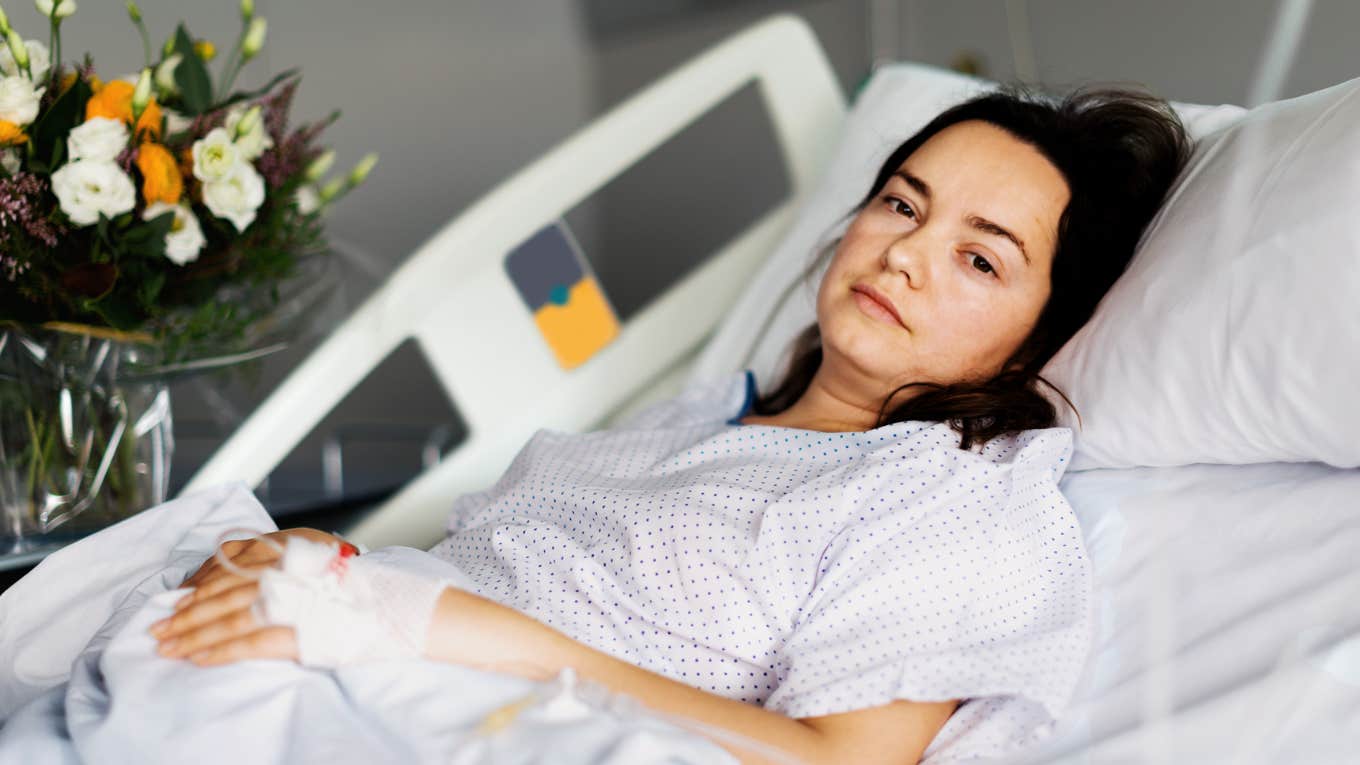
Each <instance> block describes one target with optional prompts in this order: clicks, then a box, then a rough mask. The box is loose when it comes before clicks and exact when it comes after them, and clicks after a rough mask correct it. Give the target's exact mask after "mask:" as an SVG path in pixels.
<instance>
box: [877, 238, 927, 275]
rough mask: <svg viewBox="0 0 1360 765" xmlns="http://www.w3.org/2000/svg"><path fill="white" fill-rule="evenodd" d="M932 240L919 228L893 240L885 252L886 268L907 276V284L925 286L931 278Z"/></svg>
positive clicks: (884, 264)
mask: <svg viewBox="0 0 1360 765" xmlns="http://www.w3.org/2000/svg"><path fill="white" fill-rule="evenodd" d="M931 247H932V245H931V242H930V237H929V236H922V235H921V230H920V229H917V230H915V231H913V232H911V233H909V234H904V235H903V236H900V237H898V238H897V239H895V240H893V241H892V243H891V244H889V245H888V248H887V249H886V250H884V252H883V260H884V263H883V266H884V268H886V269H888V270H889V271H892V272H894V273H900V274H902V275H904V276H906V278H907V284H908V285H909V286H911V287H912V288H914V289H920V288H921V287H924V286H925V285H926V283H927V281H928V280H929V278H930V269H931V258H930V257H929V254H928V253H929V252H931Z"/></svg>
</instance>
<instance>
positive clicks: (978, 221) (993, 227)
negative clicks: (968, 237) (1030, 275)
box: [968, 215, 1030, 266]
mask: <svg viewBox="0 0 1360 765" xmlns="http://www.w3.org/2000/svg"><path fill="white" fill-rule="evenodd" d="M968 225H970V226H972V227H973V228H975V229H977V230H978V231H982V232H984V233H988V234H995V235H996V236H1000V237H1004V238H1006V239H1009V240H1011V242H1012V243H1014V244H1015V246H1016V248H1017V249H1019V250H1020V254H1021V255H1023V256H1025V265H1027V266H1028V265H1029V264H1030V263H1029V253H1027V252H1025V243H1024V242H1022V241H1020V237H1018V236H1016V235H1015V234H1012V233H1011V232H1010V231H1007V230H1006V229H1004V228H1002V227H1001V226H998V225H997V224H995V223H993V222H991V221H989V220H987V219H986V218H981V217H978V216H976V215H970V216H968Z"/></svg>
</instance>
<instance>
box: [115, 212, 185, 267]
mask: <svg viewBox="0 0 1360 765" xmlns="http://www.w3.org/2000/svg"><path fill="white" fill-rule="evenodd" d="M174 225H175V211H174V210H167V211H166V212H164V213H161V214H160V215H157V216H156V217H154V218H152V219H151V220H149V221H146V222H145V223H139V224H137V225H135V226H129V227H128V228H127V229H126V230H125V231H124V232H123V233H122V236H121V237H120V239H121V240H122V243H123V249H124V251H125V252H127V254H129V255H138V256H141V257H143V258H157V259H158V258H163V257H165V237H166V235H167V234H169V233H170V229H171V228H172V227H173V226H174Z"/></svg>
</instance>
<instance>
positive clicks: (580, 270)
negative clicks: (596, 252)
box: [505, 223, 585, 311]
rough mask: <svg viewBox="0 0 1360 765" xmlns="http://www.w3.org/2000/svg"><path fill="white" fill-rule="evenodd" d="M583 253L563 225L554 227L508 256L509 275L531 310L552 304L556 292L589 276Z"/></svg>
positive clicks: (551, 224)
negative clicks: (586, 274)
mask: <svg viewBox="0 0 1360 765" xmlns="http://www.w3.org/2000/svg"><path fill="white" fill-rule="evenodd" d="M580 257H581V256H580V252H579V251H578V249H577V248H576V246H575V242H573V241H572V240H571V237H570V235H569V234H568V233H567V232H566V231H565V230H564V229H563V226H562V225H561V224H559V223H550V224H548V225H547V226H544V227H543V228H541V229H539V230H538V232H537V233H535V234H534V235H533V236H531V237H529V238H528V239H527V240H525V242H524V244H521V245H520V246H518V247H516V248H515V249H514V250H512V251H511V252H510V254H509V255H507V256H505V271H506V273H507V274H509V276H510V281H511V282H512V283H514V285H515V289H517V290H518V291H519V295H520V297H521V298H523V299H524V303H525V305H527V306H529V309H530V310H531V311H532V310H537V309H539V308H541V307H542V306H543V305H544V304H546V303H548V302H551V301H552V299H553V293H554V290H557V291H559V292H560V290H561V288H562V287H570V286H571V285H573V284H575V283H577V282H578V281H580V280H581V277H583V276H585V269H584V267H583V266H582V263H581V260H580Z"/></svg>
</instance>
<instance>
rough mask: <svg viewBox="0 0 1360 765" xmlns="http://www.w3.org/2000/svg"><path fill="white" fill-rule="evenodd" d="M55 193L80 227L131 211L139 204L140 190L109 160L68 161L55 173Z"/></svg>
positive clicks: (64, 209) (53, 180)
mask: <svg viewBox="0 0 1360 765" xmlns="http://www.w3.org/2000/svg"><path fill="white" fill-rule="evenodd" d="M52 193H54V194H56V195H57V201H58V202H60V203H61V209H62V210H63V211H64V212H65V213H66V216H67V217H68V218H70V219H71V222H72V223H74V224H76V225H77V226H88V225H90V224H91V223H95V222H97V221H98V220H99V215H100V213H103V214H104V217H105V218H113V217H115V216H117V215H122V214H123V213H125V212H128V211H129V210H131V209H132V208H133V207H135V206H136V205H137V189H136V187H134V186H133V185H132V179H131V178H129V177H128V175H127V173H125V172H123V169H122V168H121V167H119V166H118V165H116V164H114V163H113V162H109V161H102V162H101V161H89V160H81V161H78V162H67V163H66V164H64V165H62V166H61V168H60V169H59V170H57V171H56V172H55V173H52Z"/></svg>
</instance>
